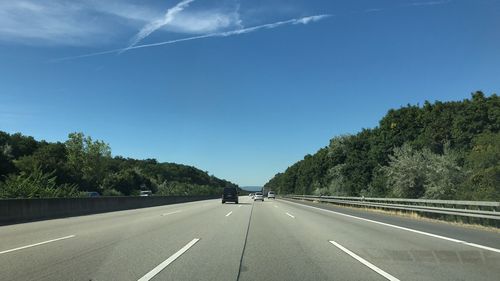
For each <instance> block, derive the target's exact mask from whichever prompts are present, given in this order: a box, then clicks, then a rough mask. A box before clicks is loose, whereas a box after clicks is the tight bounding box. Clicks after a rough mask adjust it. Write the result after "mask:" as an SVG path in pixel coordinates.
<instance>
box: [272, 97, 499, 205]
mask: <svg viewBox="0 0 500 281" xmlns="http://www.w3.org/2000/svg"><path fill="white" fill-rule="evenodd" d="M332 126H335V125H334V124H332ZM499 128H500V99H499V97H498V96H497V95H495V94H493V95H491V96H489V97H488V96H485V95H484V94H483V93H482V92H476V93H474V94H472V97H471V98H470V99H465V100H463V101H456V102H439V101H437V102H434V103H430V102H425V103H424V104H423V106H418V105H407V106H405V107H402V108H400V109H397V110H396V109H391V110H389V112H388V113H387V114H386V116H384V117H383V118H382V120H381V121H380V123H379V125H378V126H377V127H376V128H373V129H363V130H361V132H359V133H358V134H355V135H344V136H337V137H335V138H333V139H331V140H330V144H329V145H328V146H326V147H324V148H321V149H320V150H319V151H318V152H316V153H315V154H314V155H306V156H305V157H304V159H303V160H301V161H299V162H297V163H295V164H293V165H292V166H290V167H289V168H288V169H287V170H286V171H284V172H283V173H278V174H277V175H276V176H274V178H272V179H271V180H270V181H269V182H268V183H267V184H266V185H265V188H266V189H267V190H269V189H272V190H275V191H277V192H279V193H281V194H317V195H320V194H322V195H339V196H362V195H363V196H374V197H404V198H434V199H469V200H495V201H498V200H500V133H499Z"/></svg>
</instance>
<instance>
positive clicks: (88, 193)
mask: <svg viewBox="0 0 500 281" xmlns="http://www.w3.org/2000/svg"><path fill="white" fill-rule="evenodd" d="M99 196H101V194H99V192H97V191H90V192H87V197H99Z"/></svg>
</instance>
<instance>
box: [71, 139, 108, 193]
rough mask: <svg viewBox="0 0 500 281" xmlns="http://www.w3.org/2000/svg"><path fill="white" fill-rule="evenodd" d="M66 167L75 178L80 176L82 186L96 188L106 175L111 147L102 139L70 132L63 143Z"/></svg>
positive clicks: (90, 188) (88, 188)
mask: <svg viewBox="0 0 500 281" xmlns="http://www.w3.org/2000/svg"><path fill="white" fill-rule="evenodd" d="M65 145H66V150H67V159H68V167H69V169H70V171H71V173H72V176H73V177H75V178H80V180H81V183H82V188H84V189H86V190H96V189H97V187H98V186H99V185H100V184H101V183H102V181H103V180H104V178H105V176H106V172H107V171H106V168H107V167H106V164H107V162H108V161H109V159H110V158H111V148H110V147H109V145H108V144H106V143H104V142H103V141H99V140H97V141H93V140H92V138H91V137H90V136H88V137H85V136H84V134H83V133H71V134H69V136H68V140H67V141H66V143H65Z"/></svg>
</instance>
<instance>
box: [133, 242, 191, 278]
mask: <svg viewBox="0 0 500 281" xmlns="http://www.w3.org/2000/svg"><path fill="white" fill-rule="evenodd" d="M198 241H200V239H199V238H195V239H193V240H191V242H189V243H187V244H186V246H184V247H182V249H180V250H179V251H177V252H176V253H175V254H173V255H171V256H170V257H169V258H168V259H166V260H165V261H164V262H162V263H160V264H159V265H158V266H156V267H155V268H153V270H151V271H150V272H148V273H146V275H144V276H142V277H141V278H140V279H139V280H138V281H149V280H151V279H152V278H153V277H155V276H156V275H157V274H158V273H160V272H161V271H162V270H163V269H165V267H167V266H168V265H169V264H171V263H172V262H173V261H175V260H176V259H177V258H178V257H180V256H181V255H182V254H184V253H185V252H186V251H187V250H189V248H191V247H192V246H193V245H194V244H196V242H198Z"/></svg>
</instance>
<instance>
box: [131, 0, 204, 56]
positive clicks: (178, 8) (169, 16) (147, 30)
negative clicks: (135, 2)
mask: <svg viewBox="0 0 500 281" xmlns="http://www.w3.org/2000/svg"><path fill="white" fill-rule="evenodd" d="M194 1H195V0H183V1H181V2H179V3H177V5H175V6H174V7H172V8H170V9H168V10H167V12H166V13H165V15H163V17H162V18H160V19H156V20H153V21H151V22H150V23H148V24H146V25H145V26H144V27H143V28H141V30H140V31H139V32H138V33H137V34H136V35H135V36H134V37H133V38H132V40H131V43H130V45H129V46H128V47H127V48H126V49H125V51H126V50H128V49H130V48H131V47H133V46H134V45H136V44H137V43H139V42H140V41H141V40H142V39H144V38H146V37H148V36H149V35H150V34H151V33H153V32H155V31H156V30H158V29H160V28H162V27H163V26H165V25H168V24H169V23H171V22H172V21H173V20H174V18H175V16H176V15H177V14H179V13H180V12H182V11H183V10H184V9H185V8H187V7H189V4H191V3H192V2H194Z"/></svg>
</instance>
